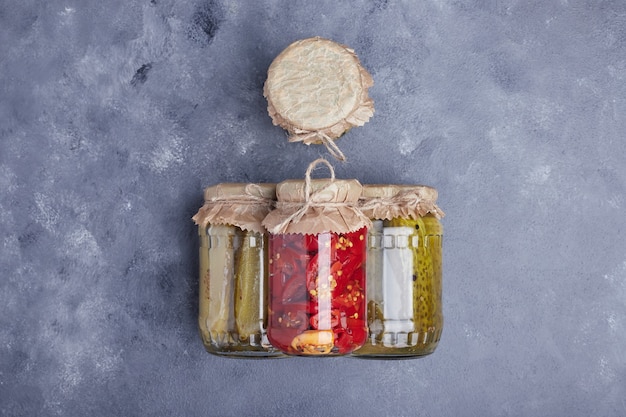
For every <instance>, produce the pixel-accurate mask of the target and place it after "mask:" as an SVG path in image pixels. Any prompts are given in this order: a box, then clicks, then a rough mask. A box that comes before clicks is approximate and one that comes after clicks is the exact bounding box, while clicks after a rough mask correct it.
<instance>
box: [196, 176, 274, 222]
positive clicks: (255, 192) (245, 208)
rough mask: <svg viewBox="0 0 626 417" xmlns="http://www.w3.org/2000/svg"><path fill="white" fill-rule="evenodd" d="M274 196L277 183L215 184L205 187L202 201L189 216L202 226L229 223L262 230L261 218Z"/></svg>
mask: <svg viewBox="0 0 626 417" xmlns="http://www.w3.org/2000/svg"><path fill="white" fill-rule="evenodd" d="M275 198H276V184H244V183H222V184H217V185H214V186H211V187H208V188H207V189H206V190H205V192H204V205H203V206H202V207H200V209H199V210H198V212H197V213H196V215H194V216H193V217H192V219H193V221H194V222H195V223H196V224H197V225H198V226H201V227H207V225H209V224H230V225H233V226H237V227H239V228H240V229H242V230H249V231H252V232H257V233H264V232H265V228H264V227H263V225H262V221H263V219H264V218H265V216H267V214H268V213H269V212H270V210H271V209H272V207H273V204H274V201H275Z"/></svg>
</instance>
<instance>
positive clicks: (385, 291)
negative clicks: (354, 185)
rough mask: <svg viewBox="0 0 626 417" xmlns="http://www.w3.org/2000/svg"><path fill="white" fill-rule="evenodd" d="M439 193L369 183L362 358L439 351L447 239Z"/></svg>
mask: <svg viewBox="0 0 626 417" xmlns="http://www.w3.org/2000/svg"><path fill="white" fill-rule="evenodd" d="M436 199H437V191H436V190H435V189H434V188H431V187H425V186H398V185H365V186H363V195H362V198H361V203H362V205H361V208H362V210H363V212H364V213H365V214H366V215H368V216H369V217H370V218H371V219H372V227H371V228H370V230H369V234H368V254H367V286H368V292H367V303H368V309H367V314H368V316H367V317H368V319H367V322H368V327H369V337H368V340H367V342H366V343H365V345H364V346H363V347H362V348H361V349H359V350H357V351H356V352H354V355H355V356H358V357H372V358H392V357H418V356H424V355H428V354H430V353H432V352H434V351H435V349H436V348H437V345H438V343H439V340H440V338H441V332H442V329H443V313H442V305H441V303H442V294H441V293H442V283H441V280H442V238H443V227H442V226H441V223H440V222H439V219H440V218H441V217H442V216H443V215H444V213H443V212H442V211H441V210H440V209H439V208H438V207H437V206H436V204H435V203H436Z"/></svg>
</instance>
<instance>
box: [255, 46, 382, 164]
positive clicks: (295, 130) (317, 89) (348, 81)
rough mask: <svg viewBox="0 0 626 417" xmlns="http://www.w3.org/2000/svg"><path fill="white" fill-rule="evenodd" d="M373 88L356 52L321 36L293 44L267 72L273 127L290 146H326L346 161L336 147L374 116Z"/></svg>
mask: <svg viewBox="0 0 626 417" xmlns="http://www.w3.org/2000/svg"><path fill="white" fill-rule="evenodd" d="M373 84H374V82H373V80H372V77H371V76H370V74H369V73H368V72H367V71H366V70H365V69H364V68H363V67H362V66H361V63H360V61H359V58H358V57H357V56H356V54H355V53H354V51H353V50H352V49H349V48H348V47H346V46H344V45H341V44H338V43H336V42H333V41H331V40H328V39H323V38H320V37H315V38H308V39H304V40H300V41H297V42H294V43H292V44H291V45H289V46H288V47H287V48H286V49H285V50H284V51H283V52H281V53H280V54H279V55H278V56H277V57H276V59H274V61H273V62H272V64H271V65H270V67H269V70H268V74H267V80H266V82H265V86H264V89H263V95H264V96H265V97H266V98H267V102H268V107H267V110H268V113H269V115H270V116H271V117H272V121H273V123H274V125H277V126H281V127H283V128H284V129H286V130H287V131H288V132H289V134H290V137H289V141H290V142H303V143H305V144H307V145H310V144H324V145H326V146H327V148H328V149H329V151H330V152H331V154H332V155H333V156H334V157H335V158H337V159H339V160H344V159H345V157H344V155H343V153H342V152H341V151H340V150H339V148H338V147H337V145H336V144H335V143H334V142H333V141H334V139H337V138H338V137H340V136H341V135H343V134H344V133H345V132H346V131H348V130H349V129H351V128H352V127H354V126H363V125H364V124H365V123H366V122H367V121H368V120H369V119H370V117H372V115H373V114H374V101H373V100H372V99H371V98H369V96H368V89H369V88H370V87H371V86H372V85H373Z"/></svg>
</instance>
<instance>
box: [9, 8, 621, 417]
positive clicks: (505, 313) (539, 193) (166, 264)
mask: <svg viewBox="0 0 626 417" xmlns="http://www.w3.org/2000/svg"><path fill="white" fill-rule="evenodd" d="M314 35H320V36H324V37H328V38H331V39H334V40H336V41H339V42H342V43H345V44H347V45H349V46H351V47H352V48H354V49H355V50H356V52H357V54H358V55H359V57H360V58H361V60H362V62H363V64H364V66H365V67H366V68H367V69H368V70H369V71H370V72H371V73H372V75H373V77H374V81H375V86H374V87H373V88H372V89H371V96H372V97H373V98H374V100H375V105H376V114H375V116H374V117H373V118H372V119H371V121H370V122H369V123H368V124H366V125H365V126H364V127H361V128H358V129H354V130H352V131H351V132H349V133H348V134H347V135H346V136H345V137H344V138H342V139H340V140H339V141H338V144H339V146H340V147H341V148H342V150H343V151H344V152H345V154H346V156H347V157H348V162H347V163H345V164H340V163H336V164H335V165H336V170H337V176H338V177H356V178H358V179H359V180H361V181H362V182H365V183H374V182H399V183H424V184H429V185H432V186H435V187H437V188H438V189H439V192H440V205H441V207H442V208H443V209H444V210H445V211H446V212H447V217H446V218H445V220H444V226H445V230H446V232H445V233H446V238H445V242H444V252H445V262H444V279H445V289H444V297H445V300H444V301H445V305H444V313H445V319H446V325H445V330H444V336H443V339H442V341H441V343H440V346H439V348H438V350H437V351H436V352H435V353H434V354H433V355H431V356H429V357H426V358H423V359H419V360H412V361H364V360H358V359H350V358H338V359H327V360H323V359H284V360H267V361H251V360H228V359H223V358H218V357H214V356H211V355H209V354H208V353H206V352H205V351H204V348H203V346H202V344H201V342H200V338H199V336H198V333H197V330H196V314H197V302H196V298H197V288H196V287H197V263H198V259H197V249H196V245H197V243H196V231H195V228H194V226H193V223H192V222H191V221H190V217H191V216H192V215H193V214H194V213H195V211H196V210H197V208H198V207H199V206H200V205H201V203H202V189H203V188H204V187H205V186H208V185H212V184H215V183H218V182H229V181H280V180H283V179H287V178H297V177H302V175H303V173H304V171H305V169H306V165H307V164H308V163H309V162H310V161H312V160H313V159H315V158H317V157H319V156H320V155H327V152H326V151H325V150H324V148H322V147H315V146H311V147H307V146H305V145H302V144H288V143H287V141H286V137H285V134H284V132H283V131H282V129H280V128H277V127H274V126H272V124H271V120H270V118H269V116H268V115H267V113H266V110H265V106H266V102H265V99H264V98H263V96H262V85H263V82H264V80H265V76H266V71H267V68H268V66H269V64H270V63H271V61H272V59H273V58H274V57H275V56H276V55H277V54H278V53H279V52H280V51H281V50H282V49H283V48H285V47H286V46H287V45H288V44H289V43H291V42H292V41H294V40H297V39H302V38H305V37H309V36H314ZM625 136H626V3H625V2H624V1H623V0H615V1H601V0H588V1H582V0H560V1H558V0H554V1H543V0H541V1H539V0H532V1H529V0H473V1H456V0H425V1H414V2H413V1H408V0H407V1H394V0H389V1H381V0H378V1H365V0H362V1H351V2H337V1H334V0H333V1H330V0H328V1H315V2H313V1H304V0H302V1H277V0H272V1H258V2H257V1H244V0H230V1H228V0H181V1H176V0H152V1H150V0H142V1H139V0H132V1H126V0H111V1H106V2H105V1H100V0H67V1H61V0H49V1H41V0H39V1H38V0H4V1H2V2H0V198H1V200H0V239H2V242H1V244H0V250H1V255H0V261H1V262H0V268H1V269H0V275H1V281H0V415H2V416H93V417H96V416H114V415H123V416H162V415H172V416H209V415H210V416H234V415H259V416H265V415H298V416H329V415H346V416H350V415H363V416H412V415H425V416H486V415H498V416H505V415H506V416H531V415H551V416H565V415H567V416H589V415H594V416H623V415H626V400H625V399H624V398H625V397H626V250H625V246H626V245H625V242H624V238H623V233H624V232H625V226H626V215H625V206H626V144H625V143H626V142H625V139H626V138H625Z"/></svg>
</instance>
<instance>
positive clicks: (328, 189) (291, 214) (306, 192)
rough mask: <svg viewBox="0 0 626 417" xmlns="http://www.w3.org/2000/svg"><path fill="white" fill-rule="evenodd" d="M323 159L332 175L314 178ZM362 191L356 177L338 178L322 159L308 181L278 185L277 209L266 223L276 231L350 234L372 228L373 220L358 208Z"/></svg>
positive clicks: (280, 232)
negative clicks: (312, 176)
mask: <svg viewBox="0 0 626 417" xmlns="http://www.w3.org/2000/svg"><path fill="white" fill-rule="evenodd" d="M320 162H323V163H325V164H326V165H328V167H329V168H330V170H331V178H329V179H311V171H312V169H313V168H314V167H315V165H317V164H318V163H320ZM361 190H362V186H361V183H360V182H359V181H357V180H355V179H350V180H337V179H335V172H334V170H333V168H332V166H331V165H330V164H329V163H328V162H327V161H326V160H324V159H318V160H316V161H314V162H313V163H311V165H309V169H308V170H307V173H306V175H305V180H287V181H283V182H281V183H279V184H278V185H277V186H276V198H277V202H276V208H275V209H274V210H273V211H271V212H270V213H269V214H268V215H267V217H266V218H265V220H263V226H265V228H266V229H267V230H268V231H269V232H270V233H273V234H283V233H288V234H291V233H299V234H317V233H323V232H334V233H348V232H354V231H356V230H359V229H361V228H362V227H369V226H370V224H371V222H370V220H369V219H368V218H367V217H366V216H364V215H363V213H362V212H361V210H359V208H358V201H359V196H360V195H361Z"/></svg>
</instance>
